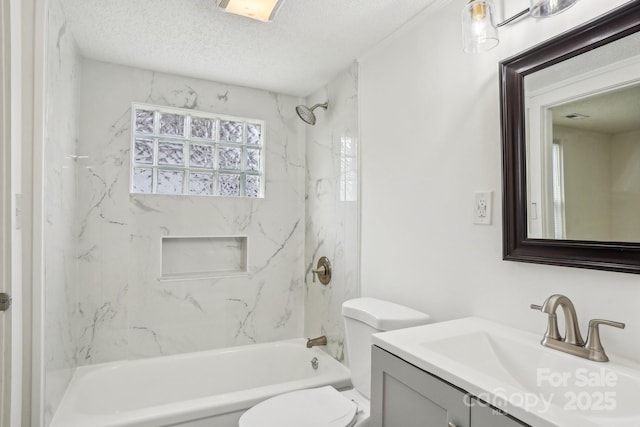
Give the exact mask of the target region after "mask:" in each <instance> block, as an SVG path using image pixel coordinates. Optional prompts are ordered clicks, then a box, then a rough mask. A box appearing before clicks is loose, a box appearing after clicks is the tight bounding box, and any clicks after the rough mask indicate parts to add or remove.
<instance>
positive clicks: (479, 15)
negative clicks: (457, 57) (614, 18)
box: [462, 0, 578, 53]
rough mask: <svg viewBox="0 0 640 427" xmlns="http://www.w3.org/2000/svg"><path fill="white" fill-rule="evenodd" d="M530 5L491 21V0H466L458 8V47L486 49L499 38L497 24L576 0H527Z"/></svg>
mask: <svg viewBox="0 0 640 427" xmlns="http://www.w3.org/2000/svg"><path fill="white" fill-rule="evenodd" d="M530 1H531V3H530V5H531V6H530V7H528V8H526V9H525V10H523V11H522V12H519V13H517V14H515V15H514V16H512V17H511V18H509V19H506V20H504V21H502V22H500V23H497V24H496V22H495V19H494V14H495V12H494V10H495V9H494V6H493V2H492V1H491V0H470V1H469V3H467V4H466V5H465V7H464V9H462V49H463V50H464V51H465V52H466V53H478V52H486V51H488V50H490V49H493V48H494V47H496V46H497V45H498V43H499V42H500V38H499V37H498V28H500V27H502V26H503V25H507V24H508V23H510V22H513V21H515V20H516V19H518V18H520V17H522V16H524V15H527V14H528V15H529V16H532V17H534V18H546V17H549V16H553V15H557V14H558V13H560V12H563V11H565V10H566V9H568V8H569V7H571V6H573V5H574V4H575V3H576V2H577V1H578V0H530Z"/></svg>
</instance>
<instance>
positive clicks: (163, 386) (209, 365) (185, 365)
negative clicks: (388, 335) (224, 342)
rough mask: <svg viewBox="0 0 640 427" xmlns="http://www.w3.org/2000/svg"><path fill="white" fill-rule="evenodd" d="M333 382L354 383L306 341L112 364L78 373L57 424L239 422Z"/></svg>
mask: <svg viewBox="0 0 640 427" xmlns="http://www.w3.org/2000/svg"><path fill="white" fill-rule="evenodd" d="M314 357H317V358H318V361H319V362H318V369H317V370H314V369H313V367H312V366H311V360H312V359H313V358H314ZM327 384H331V385H333V386H335V387H336V388H338V389H344V388H348V387H349V386H350V385H351V383H350V381H349V370H348V369H347V368H345V367H344V366H343V365H342V364H340V363H339V362H337V361H336V360H335V359H333V358H331V357H330V356H328V355H327V354H326V353H324V352H323V351H321V350H319V349H318V348H312V349H307V348H306V347H305V341H304V340H303V339H295V340H287V341H278V342H274V343H268V344H255V345H248V346H241V347H232V348H225V349H220V350H213V351H205V352H198V353H189V354H182V355H176V356H165V357H156V358H151V359H142V360H134V361H123V362H113V363H105V364H101V365H93V366H86V367H81V368H78V369H77V370H76V373H75V374H74V376H73V379H72V380H71V383H70V384H69V387H68V388H67V391H66V393H65V395H64V397H63V399H62V402H61V403H60V407H59V408H58V410H57V411H56V414H55V416H54V418H53V421H52V423H51V427H124V426H131V427H133V426H135V427H142V426H144V427H152V426H153V427H159V426H180V427H187V426H188V427H232V426H233V427H236V426H237V425H238V419H239V418H240V415H242V413H243V412H244V411H245V410H247V409H248V408H250V407H251V406H253V405H255V404H256V403H258V402H260V401H262V400H264V399H267V398H269V397H271V396H275V395H277V394H280V393H284V392H287V391H291V390H297V389H302V388H309V387H319V386H322V385H327Z"/></svg>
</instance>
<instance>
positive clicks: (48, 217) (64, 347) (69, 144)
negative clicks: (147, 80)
mask: <svg viewBox="0 0 640 427" xmlns="http://www.w3.org/2000/svg"><path fill="white" fill-rule="evenodd" d="M47 24H48V27H47V31H48V38H47V43H48V44H47V46H46V49H47V52H48V55H49V57H50V58H52V60H49V61H47V64H46V71H45V72H46V78H47V84H46V93H45V136H44V153H43V154H44V155H43V157H44V158H45V159H46V163H45V167H44V171H43V174H44V182H45V187H46V192H45V194H44V204H45V221H44V227H43V233H44V271H45V277H46V278H45V286H44V299H45V301H46V305H45V308H44V317H45V322H44V331H43V335H44V337H45V341H44V346H43V349H42V352H43V357H44V361H43V363H44V373H43V376H44V396H45V401H44V420H45V425H48V424H49V422H50V420H51V418H52V416H53V413H54V411H55V409H56V407H57V406H58V403H59V402H60V399H62V395H63V394H64V391H65V389H66V387H67V384H68V383H69V381H70V380H71V376H72V375H73V371H74V369H75V367H76V366H77V363H78V352H77V342H78V335H79V329H78V328H77V319H78V315H79V312H78V308H79V305H78V303H79V301H78V294H77V289H76V286H77V283H78V280H77V279H78V278H77V268H76V266H77V260H76V233H75V230H76V223H77V216H76V213H77V212H76V210H75V197H76V191H77V182H76V174H77V168H78V159H77V157H76V153H77V151H76V150H77V141H78V113H79V112H78V88H79V84H80V63H79V61H80V58H79V55H78V51H77V47H76V44H75V41H74V39H73V36H72V35H71V32H69V31H67V28H66V23H65V18H64V13H63V11H62V8H61V7H60V4H59V3H58V0H51V3H50V7H49V10H48V15H47Z"/></svg>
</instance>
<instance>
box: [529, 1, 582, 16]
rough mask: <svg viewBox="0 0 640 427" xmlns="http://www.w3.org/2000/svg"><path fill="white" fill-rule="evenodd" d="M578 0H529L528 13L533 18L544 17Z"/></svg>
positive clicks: (566, 7)
mask: <svg viewBox="0 0 640 427" xmlns="http://www.w3.org/2000/svg"><path fill="white" fill-rule="evenodd" d="M577 2H578V0H531V7H530V10H531V11H530V14H531V16H533V17H534V18H546V17H547V16H552V15H557V14H558V13H560V12H563V11H564V10H566V9H568V8H570V7H571V6H573V5H574V4H576V3H577Z"/></svg>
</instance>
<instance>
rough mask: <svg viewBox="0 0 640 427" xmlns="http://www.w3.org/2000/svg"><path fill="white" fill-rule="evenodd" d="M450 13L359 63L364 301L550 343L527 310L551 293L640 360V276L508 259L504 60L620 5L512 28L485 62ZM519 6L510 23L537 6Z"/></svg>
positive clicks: (426, 18) (438, 14)
mask: <svg viewBox="0 0 640 427" xmlns="http://www.w3.org/2000/svg"><path fill="white" fill-rule="evenodd" d="M465 3H466V1H464V0H456V1H451V2H450V3H449V4H448V5H446V6H444V7H442V8H441V9H438V10H437V11H435V12H427V13H425V14H423V16H421V17H419V18H416V19H415V20H414V21H413V22H412V23H411V24H409V26H407V27H405V28H404V29H402V30H400V31H399V32H398V33H397V34H396V35H395V36H393V37H392V38H391V39H390V40H388V41H386V42H384V43H382V44H381V45H380V46H379V47H378V48H377V49H376V50H374V51H373V52H371V53H369V54H368V55H367V56H365V57H363V58H361V61H360V70H359V74H360V77H359V78H360V88H359V97H360V107H359V109H360V130H361V159H362V176H361V177H362V194H361V196H362V198H361V201H362V219H361V221H362V234H361V235H362V264H361V277H362V293H363V295H366V296H376V297H381V298H386V299H389V300H392V301H396V302H399V303H404V304H407V305H409V306H412V307H415V308H417V309H421V310H423V311H426V312H428V313H430V314H431V315H433V317H434V319H435V320H436V321H441V320H446V319H452V318H457V317H463V316H470V315H478V316H483V317H486V318H490V319H496V320H499V321H501V322H504V323H506V324H510V325H515V326H517V327H520V328H524V329H527V330H530V331H533V332H536V333H539V334H540V336H542V334H543V333H544V331H545V327H546V316H545V315H543V314H541V313H539V312H535V311H532V310H530V309H529V304H531V303H537V304H540V303H541V302H542V301H543V300H544V299H545V298H546V297H548V296H549V295H551V294H553V293H564V294H566V295H568V296H569V297H570V298H572V299H573V300H574V302H575V304H576V307H577V310H578V315H579V320H580V323H581V326H582V330H583V331H585V332H586V324H587V321H588V320H589V319H590V318H594V317H603V318H607V319H613V320H618V321H623V322H626V323H627V329H625V330H623V331H620V330H617V329H611V330H603V333H602V338H603V342H604V345H605V348H607V349H608V350H609V352H610V353H613V354H616V353H617V354H621V355H623V356H626V357H629V358H633V359H636V360H640V344H639V343H640V311H638V309H637V303H638V301H639V300H640V278H639V277H638V276H637V275H631V274H621V273H611V272H602V271H595V270H581V269H574V268H566V267H555V266H543V265H535V264H525V263H516V262H506V261H502V232H501V222H502V218H501V211H502V207H501V195H500V194H501V154H500V116H499V107H500V104H499V86H498V62H499V61H500V60H501V59H504V58H507V57H509V56H511V55H513V54H515V53H517V52H519V51H522V50H524V49H527V48H529V47H531V46H533V45H534V44H536V43H538V42H541V41H543V40H545V39H548V38H550V37H552V36H554V35H556V34H559V33H561V32H563V31H566V30H568V29H570V28H572V27H574V26H576V25H578V24H580V23H582V22H584V21H586V20H589V19H591V18H593V17H595V16H597V15H600V14H602V13H604V12H606V11H607V10H609V9H611V8H612V7H614V6H616V5H620V4H622V3H624V1H621V0H615V1H613V0H612V1H607V2H606V3H605V2H594V1H581V2H578V3H577V4H576V5H575V6H574V7H573V8H571V9H570V10H568V11H566V12H565V13H563V14H561V15H558V16H556V17H552V18H548V19H545V20H540V21H536V20H534V19H525V20H523V21H521V22H517V23H514V24H511V25H509V26H507V27H504V28H502V29H501V39H502V42H501V45H500V46H499V47H498V48H497V49H495V50H493V51H491V52H489V53H486V54H481V55H465V54H464V53H463V52H462V49H461V29H460V11H461V9H462V7H463V6H464V4H465ZM501 3H503V4H504V3H508V8H507V10H504V8H503V13H504V15H505V16H509V15H511V14H513V13H515V12H517V11H519V10H521V9H524V8H525V7H527V6H528V2H527V1H526V0H518V1H510V2H501ZM484 189H489V190H493V191H494V210H493V212H494V214H493V223H492V225H490V226H479V225H473V224H472V192H473V191H474V190H484Z"/></svg>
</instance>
